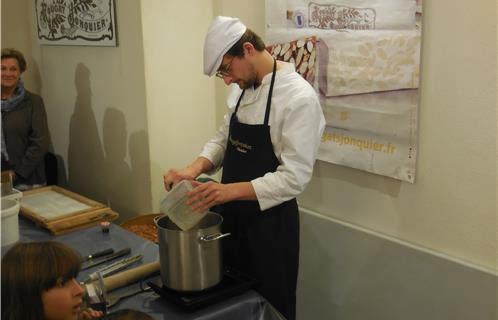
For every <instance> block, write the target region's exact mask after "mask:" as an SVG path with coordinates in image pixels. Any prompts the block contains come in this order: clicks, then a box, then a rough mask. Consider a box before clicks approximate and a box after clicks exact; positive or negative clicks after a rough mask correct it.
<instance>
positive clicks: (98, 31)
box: [35, 0, 116, 46]
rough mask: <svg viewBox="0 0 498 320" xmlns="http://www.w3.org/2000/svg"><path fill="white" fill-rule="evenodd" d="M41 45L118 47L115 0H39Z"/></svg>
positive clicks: (37, 4)
mask: <svg viewBox="0 0 498 320" xmlns="http://www.w3.org/2000/svg"><path fill="white" fill-rule="evenodd" d="M35 10H36V18H37V31H38V40H39V42H40V44H51V45H87V46H116V23H115V8H114V0H36V6H35Z"/></svg>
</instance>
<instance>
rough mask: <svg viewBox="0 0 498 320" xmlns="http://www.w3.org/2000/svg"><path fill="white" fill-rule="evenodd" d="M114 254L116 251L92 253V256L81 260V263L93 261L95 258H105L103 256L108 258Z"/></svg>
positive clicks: (108, 250)
mask: <svg viewBox="0 0 498 320" xmlns="http://www.w3.org/2000/svg"><path fill="white" fill-rule="evenodd" d="M113 253H114V249H111V248H109V249H105V250H102V251H99V252H95V253H92V254H89V255H87V256H85V257H82V258H81V262H85V261H88V260H91V259H94V258H99V257H103V256H107V255H108V254H113Z"/></svg>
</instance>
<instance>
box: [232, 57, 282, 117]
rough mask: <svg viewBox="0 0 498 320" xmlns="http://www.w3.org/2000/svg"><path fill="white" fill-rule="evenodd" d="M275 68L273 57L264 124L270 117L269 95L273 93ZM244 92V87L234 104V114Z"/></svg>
mask: <svg viewBox="0 0 498 320" xmlns="http://www.w3.org/2000/svg"><path fill="white" fill-rule="evenodd" d="M276 70H277V60H275V59H273V73H272V75H271V83H270V91H269V92H268V99H267V100H266V112H265V121H264V124H265V125H268V121H269V119H270V110H271V96H272V94H273V85H274V84H275V74H276ZM245 92H246V90H245V89H244V90H242V93H241V94H240V97H239V100H238V101H237V106H235V111H234V114H237V111H238V110H239V106H240V101H242V97H243V96H244V93H245Z"/></svg>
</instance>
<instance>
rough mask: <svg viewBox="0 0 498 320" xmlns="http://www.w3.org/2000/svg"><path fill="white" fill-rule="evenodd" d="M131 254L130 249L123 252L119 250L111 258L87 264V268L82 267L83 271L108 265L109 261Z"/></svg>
mask: <svg viewBox="0 0 498 320" xmlns="http://www.w3.org/2000/svg"><path fill="white" fill-rule="evenodd" d="M130 252H131V249H130V248H125V249H123V250H119V251H118V252H116V253H113V254H112V255H110V256H107V257H105V258H103V259H99V260H96V261H92V262H91V263H89V264H87V265H85V266H82V267H81V270H86V269H90V268H93V267H95V266H98V265H101V264H103V263H106V262H108V261H111V260H114V259H116V258H119V257H122V256H125V255H127V254H129V253H130Z"/></svg>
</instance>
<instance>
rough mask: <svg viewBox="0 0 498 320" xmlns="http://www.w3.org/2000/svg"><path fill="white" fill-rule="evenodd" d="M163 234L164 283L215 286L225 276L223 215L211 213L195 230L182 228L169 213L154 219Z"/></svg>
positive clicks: (181, 288) (190, 287)
mask: <svg viewBox="0 0 498 320" xmlns="http://www.w3.org/2000/svg"><path fill="white" fill-rule="evenodd" d="M154 222H155V224H156V226H157V229H158V233H159V260H160V263H161V279H162V282H163V285H165V286H166V287H168V288H171V289H173V290H178V291H198V290H204V289H206V288H210V287H212V286H215V285H216V284H218V283H219V282H220V281H221V278H222V261H221V249H220V242H219V241H218V240H219V239H221V238H224V237H226V236H228V235H230V234H229V233H225V234H222V233H221V223H222V222H223V218H222V217H221V216H220V215H219V214H217V213H213V212H209V213H207V214H206V216H205V217H204V218H203V219H202V220H201V221H200V223H199V224H198V225H197V227H196V228H195V229H191V230H187V231H182V230H181V229H180V228H179V227H178V226H177V225H176V224H175V223H173V221H171V219H170V217H169V216H162V217H157V218H155V219H154Z"/></svg>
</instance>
